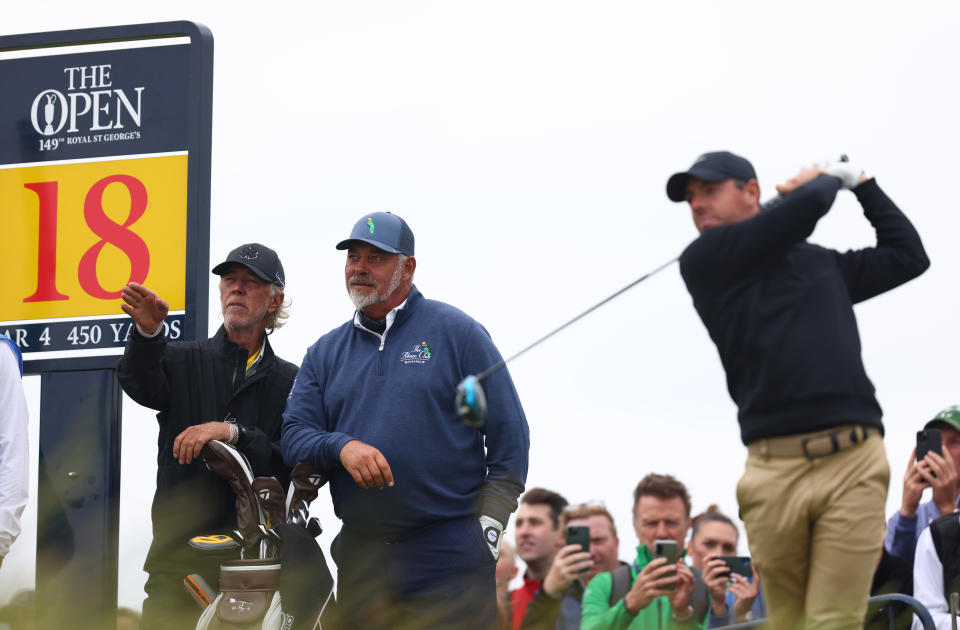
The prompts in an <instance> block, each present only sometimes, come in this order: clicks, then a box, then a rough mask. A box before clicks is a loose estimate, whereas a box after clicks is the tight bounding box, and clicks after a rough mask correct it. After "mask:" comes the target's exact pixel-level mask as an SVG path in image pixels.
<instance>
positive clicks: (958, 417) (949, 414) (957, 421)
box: [923, 405, 960, 431]
mask: <svg viewBox="0 0 960 630" xmlns="http://www.w3.org/2000/svg"><path fill="white" fill-rule="evenodd" d="M938 422H943V423H944V424H948V425H950V426H951V427H953V428H954V429H956V430H957V431H960V405H952V406H950V407H947V408H946V409H944V410H943V411H941V412H940V413H938V414H937V415H935V416H934V417H933V420H931V421H929V422H927V423H926V424H925V425H923V428H924V429H929V428H930V427H933V426H935V425H936V424H937V423H938Z"/></svg>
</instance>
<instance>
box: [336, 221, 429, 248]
mask: <svg viewBox="0 0 960 630" xmlns="http://www.w3.org/2000/svg"><path fill="white" fill-rule="evenodd" d="M354 241H362V242H364V243H369V244H370V245H373V246H374V247H378V248H380V249H382V250H383V251H385V252H389V253H391V254H403V255H404V256H413V232H412V231H411V230H410V226H409V225H407V222H406V221H404V220H403V219H401V218H400V217H398V216H397V215H395V214H392V213H390V212H373V213H370V214H366V215H364V216H363V217H362V218H361V219H360V220H359V221H357V223H356V224H355V225H354V226H353V231H352V232H350V238H347V239H344V240H342V241H340V242H339V243H337V249H347V248H348V247H350V244H351V243H352V242H354Z"/></svg>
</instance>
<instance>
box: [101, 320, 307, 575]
mask: <svg viewBox="0 0 960 630" xmlns="http://www.w3.org/2000/svg"><path fill="white" fill-rule="evenodd" d="M246 361H247V352H246V351H245V350H243V349H242V348H240V347H239V346H238V345H236V344H234V343H232V342H230V341H228V340H227V336H226V331H225V330H224V328H223V327H222V326H221V327H220V330H218V331H217V333H216V335H214V336H213V337H211V338H210V339H206V340H204V341H183V342H175V343H170V344H168V343H167V341H166V339H165V338H164V336H163V335H159V336H157V337H155V338H152V339H149V338H146V337H144V336H143V335H141V334H140V333H139V332H138V331H137V330H136V327H134V328H133V330H132V332H131V334H130V339H129V340H128V341H127V346H126V349H125V350H124V354H123V358H122V359H120V362H119V364H118V365H117V377H118V378H119V380H120V384H121V386H122V387H123V390H124V391H125V392H126V393H127V395H128V396H130V398H132V399H133V400H135V401H136V402H138V403H140V404H141V405H143V406H145V407H150V408H151V409H156V410H157V411H158V412H159V413H157V420H158V421H159V423H160V432H159V435H158V436H157V489H156V493H155V494H154V497H153V508H152V516H153V543H152V544H151V546H150V552H149V553H148V554H147V562H146V564H145V566H144V568H145V569H146V570H147V571H153V570H180V569H182V568H189V566H190V565H191V563H192V554H191V552H190V550H189V547H188V546H187V544H186V542H187V540H188V539H189V538H191V537H192V536H195V535H198V534H209V533H213V532H217V531H223V530H230V529H233V528H235V527H236V516H235V514H234V510H235V508H234V505H235V496H234V495H233V493H232V492H231V490H230V488H229V487H228V486H227V484H226V482H225V481H223V480H222V479H220V478H219V477H216V476H215V475H214V474H213V473H211V472H210V471H209V470H207V469H206V467H205V466H204V463H203V460H202V459H198V460H194V461H193V462H192V463H191V464H185V465H181V464H180V463H178V462H177V460H176V459H174V457H173V442H174V440H175V439H176V437H177V436H178V435H179V434H180V433H181V432H182V431H183V430H184V429H186V428H187V427H189V426H193V425H196V424H202V423H204V422H212V421H222V420H224V419H226V418H227V417H228V416H229V417H232V418H235V419H236V420H237V423H238V425H243V426H244V427H246V428H245V430H244V431H242V433H241V436H240V440H239V442H238V444H237V446H238V447H239V449H240V451H241V452H242V453H243V454H244V455H246V457H247V459H249V460H250V464H251V465H252V466H253V473H254V476H258V477H265V476H274V477H277V478H279V479H280V482H281V484H283V487H284V488H286V486H287V484H288V483H289V474H290V469H289V468H287V467H286V466H285V465H284V463H283V457H282V455H281V453H280V425H281V423H282V420H283V410H284V408H285V407H286V403H287V394H288V393H289V392H290V388H291V387H292V386H293V380H294V378H295V377H296V374H297V367H296V366H295V365H293V364H292V363H289V362H287V361H284V360H283V359H281V358H279V357H277V356H276V355H274V353H273V350H272V349H271V347H270V342H269V340H268V341H267V342H266V343H265V346H264V351H263V357H262V358H261V359H260V361H259V362H258V363H257V364H256V366H255V369H254V370H253V372H252V373H251V374H249V375H247V374H245V368H246Z"/></svg>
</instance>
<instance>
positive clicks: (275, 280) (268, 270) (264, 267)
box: [213, 243, 286, 289]
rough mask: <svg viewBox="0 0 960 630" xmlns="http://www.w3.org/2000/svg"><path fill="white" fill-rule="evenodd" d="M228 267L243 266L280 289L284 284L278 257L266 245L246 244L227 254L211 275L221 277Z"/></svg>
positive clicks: (281, 266)
mask: <svg viewBox="0 0 960 630" xmlns="http://www.w3.org/2000/svg"><path fill="white" fill-rule="evenodd" d="M230 265H243V266H244V267H246V268H247V269H249V270H250V271H252V272H253V273H255V274H257V277H259V278H260V279H261V280H266V281H267V282H270V283H272V284H275V285H277V286H278V287H280V288H281V289H282V288H283V286H284V284H285V283H286V280H285V276H284V275H283V265H281V264H280V257H279V256H277V252H275V251H273V250H272V249H270V248H269V247H267V246H266V245H261V244H260V243H247V244H246V245H241V246H240V247H238V248H236V249H234V250H233V251H231V252H230V253H229V254H227V259H226V260H225V261H223V262H222V263H220V264H219V265H217V266H216V267H214V268H213V273H215V274H217V275H218V276H222V275H223V274H224V272H226V270H227V267H228V266H230Z"/></svg>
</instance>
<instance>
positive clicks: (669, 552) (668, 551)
mask: <svg viewBox="0 0 960 630" xmlns="http://www.w3.org/2000/svg"><path fill="white" fill-rule="evenodd" d="M653 556H654V558H666V559H667V564H668V565H669V564H676V563H677V541H675V540H655V541H654V542H653ZM668 575H676V572H673V573H670V574H668ZM665 577H666V576H665ZM675 586H676V584H668V585H667V586H664V587H663V590H665V591H672V590H673V589H674V587H675Z"/></svg>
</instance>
